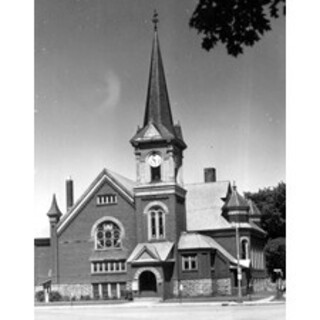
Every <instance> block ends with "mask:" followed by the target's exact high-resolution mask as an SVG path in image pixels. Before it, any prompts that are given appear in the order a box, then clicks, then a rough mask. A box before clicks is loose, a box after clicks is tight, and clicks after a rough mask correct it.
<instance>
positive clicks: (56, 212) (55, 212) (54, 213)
mask: <svg viewBox="0 0 320 320" xmlns="http://www.w3.org/2000/svg"><path fill="white" fill-rule="evenodd" d="M47 216H48V217H49V220H50V224H51V225H52V224H57V223H58V222H59V220H60V217H61V216H62V213H61V211H60V209H59V207H58V204H57V199H56V195H55V194H53V197H52V202H51V207H50V209H49V211H48V213H47Z"/></svg>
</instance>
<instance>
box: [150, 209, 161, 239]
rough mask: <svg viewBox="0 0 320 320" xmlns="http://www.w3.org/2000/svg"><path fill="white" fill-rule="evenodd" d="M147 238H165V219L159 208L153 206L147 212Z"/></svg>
mask: <svg viewBox="0 0 320 320" xmlns="http://www.w3.org/2000/svg"><path fill="white" fill-rule="evenodd" d="M149 238H150V239H164V238H165V217H164V212H163V209H162V208H161V207H160V206H154V207H152V208H150V210H149Z"/></svg>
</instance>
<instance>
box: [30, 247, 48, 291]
mask: <svg viewBox="0 0 320 320" xmlns="http://www.w3.org/2000/svg"><path fill="white" fill-rule="evenodd" d="M50 269H51V247H50V246H41V247H37V246H35V248H34V272H35V276H34V284H35V285H40V284H41V283H42V282H44V281H46V280H48V278H49V270H50Z"/></svg>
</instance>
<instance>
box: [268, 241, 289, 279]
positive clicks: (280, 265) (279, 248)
mask: <svg viewBox="0 0 320 320" xmlns="http://www.w3.org/2000/svg"><path fill="white" fill-rule="evenodd" d="M265 253H266V266H267V270H268V272H269V274H271V275H273V276H275V273H274V269H281V270H282V272H283V276H284V278H285V277H286V239H285V238H276V239H272V240H269V241H268V243H267V245H266V248H265ZM273 280H275V279H273Z"/></svg>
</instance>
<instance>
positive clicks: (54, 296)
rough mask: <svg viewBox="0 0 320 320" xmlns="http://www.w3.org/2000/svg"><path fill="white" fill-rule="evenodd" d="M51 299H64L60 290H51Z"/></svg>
mask: <svg viewBox="0 0 320 320" xmlns="http://www.w3.org/2000/svg"><path fill="white" fill-rule="evenodd" d="M49 300H50V301H62V295H61V294H60V292H58V291H51V292H50V294H49Z"/></svg>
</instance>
